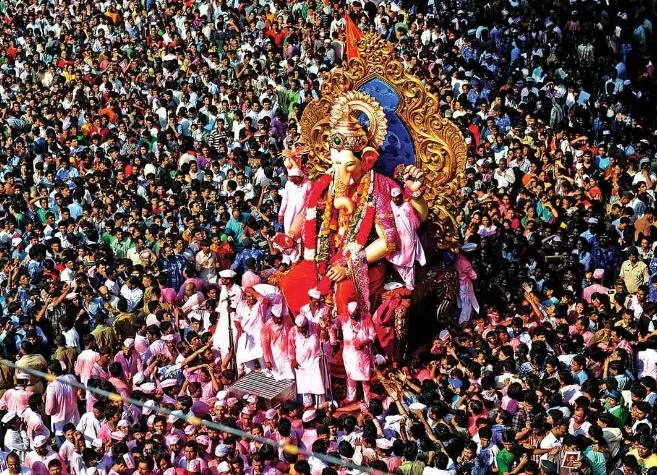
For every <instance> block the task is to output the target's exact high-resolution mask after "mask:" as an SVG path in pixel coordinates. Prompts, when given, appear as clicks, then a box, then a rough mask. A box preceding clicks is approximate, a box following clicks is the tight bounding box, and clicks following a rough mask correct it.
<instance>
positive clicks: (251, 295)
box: [235, 288, 268, 374]
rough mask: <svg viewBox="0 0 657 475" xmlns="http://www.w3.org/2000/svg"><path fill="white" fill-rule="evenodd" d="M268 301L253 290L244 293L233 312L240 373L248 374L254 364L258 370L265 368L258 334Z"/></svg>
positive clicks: (253, 367) (236, 355)
mask: <svg viewBox="0 0 657 475" xmlns="http://www.w3.org/2000/svg"><path fill="white" fill-rule="evenodd" d="M267 305H268V301H267V298H266V297H263V296H262V295H260V294H259V293H258V292H256V291H255V290H254V289H253V288H248V289H246V290H245V291H244V298H243V299H242V301H240V302H239V303H238V304H237V309H236V310H235V327H236V328H237V334H238V338H237V350H236V353H235V359H236V361H237V365H238V368H239V370H240V373H243V374H248V373H250V372H251V371H253V370H254V369H255V365H256V362H258V364H259V366H260V368H264V367H265V360H264V359H263V352H262V345H261V343H260V332H261V331H262V326H263V325H264V324H265V312H266V311H267Z"/></svg>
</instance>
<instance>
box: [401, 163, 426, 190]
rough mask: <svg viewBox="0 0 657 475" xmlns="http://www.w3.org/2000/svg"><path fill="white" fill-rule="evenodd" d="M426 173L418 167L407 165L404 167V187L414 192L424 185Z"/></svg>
mask: <svg viewBox="0 0 657 475" xmlns="http://www.w3.org/2000/svg"><path fill="white" fill-rule="evenodd" d="M425 177H426V173H425V172H424V171H423V170H420V169H419V168H418V167H416V166H413V165H408V166H407V167H406V168H405V169H404V187H405V188H406V189H408V190H410V191H411V193H414V192H416V191H419V190H420V189H422V187H423V186H424V179H425Z"/></svg>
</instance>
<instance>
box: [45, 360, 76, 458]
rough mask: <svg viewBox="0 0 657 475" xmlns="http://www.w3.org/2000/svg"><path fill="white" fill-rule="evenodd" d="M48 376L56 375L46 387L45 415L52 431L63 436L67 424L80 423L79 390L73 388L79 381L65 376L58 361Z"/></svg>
mask: <svg viewBox="0 0 657 475" xmlns="http://www.w3.org/2000/svg"><path fill="white" fill-rule="evenodd" d="M48 374H52V375H54V376H55V380H54V381H51V382H50V383H48V386H46V398H45V399H46V407H45V413H46V414H47V415H49V416H50V425H51V429H52V431H53V432H54V433H55V434H57V433H58V432H59V433H60V434H63V433H64V426H65V425H66V424H67V423H69V422H70V423H71V424H77V423H78V422H79V421H80V413H79V412H78V390H77V388H75V387H74V386H73V384H76V383H77V379H76V378H75V376H73V375H72V374H64V371H63V369H62V365H61V362H60V361H58V360H53V361H51V362H50V363H49V364H48ZM60 437H61V436H60ZM60 442H62V441H60ZM46 468H48V467H47V465H46Z"/></svg>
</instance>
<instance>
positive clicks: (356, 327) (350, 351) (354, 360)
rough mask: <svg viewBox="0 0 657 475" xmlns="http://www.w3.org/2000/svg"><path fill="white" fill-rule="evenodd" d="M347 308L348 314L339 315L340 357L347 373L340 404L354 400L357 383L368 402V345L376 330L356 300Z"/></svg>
mask: <svg viewBox="0 0 657 475" xmlns="http://www.w3.org/2000/svg"><path fill="white" fill-rule="evenodd" d="M347 310H348V315H341V316H340V317H339V324H340V328H341V329H342V339H343V346H342V359H343V362H344V369H345V373H347V399H345V400H344V401H342V403H341V404H340V405H345V404H349V403H351V402H354V401H355V400H356V392H357V390H358V383H361V385H362V386H363V396H364V399H365V404H369V401H370V377H371V374H370V368H371V366H372V353H371V350H370V346H371V344H372V343H374V339H375V338H376V331H375V330H374V324H373V323H372V318H371V317H370V316H369V315H361V312H360V309H359V308H358V303H357V302H349V304H348V305H347Z"/></svg>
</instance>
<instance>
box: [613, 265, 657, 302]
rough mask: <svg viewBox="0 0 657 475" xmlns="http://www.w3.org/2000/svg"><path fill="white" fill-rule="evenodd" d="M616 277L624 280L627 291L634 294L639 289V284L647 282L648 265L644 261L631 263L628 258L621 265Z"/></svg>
mask: <svg viewBox="0 0 657 475" xmlns="http://www.w3.org/2000/svg"><path fill="white" fill-rule="evenodd" d="M618 277H620V278H621V279H623V281H624V282H625V287H626V288H627V291H628V293H630V294H635V293H636V291H637V290H639V286H640V285H646V284H647V283H648V281H649V279H650V273H649V272H648V266H647V265H646V264H645V263H644V262H642V261H637V262H636V264H634V265H632V263H631V262H630V260H629V259H628V260H626V261H625V262H623V265H621V268H620V273H619V274H618Z"/></svg>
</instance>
